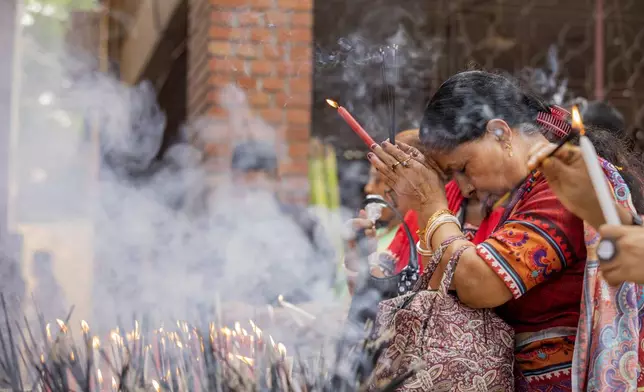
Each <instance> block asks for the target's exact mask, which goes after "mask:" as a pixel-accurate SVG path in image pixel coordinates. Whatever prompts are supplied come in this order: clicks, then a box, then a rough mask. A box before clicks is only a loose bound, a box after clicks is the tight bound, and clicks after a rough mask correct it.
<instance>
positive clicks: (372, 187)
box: [364, 166, 396, 222]
mask: <svg viewBox="0 0 644 392" xmlns="http://www.w3.org/2000/svg"><path fill="white" fill-rule="evenodd" d="M392 192H393V191H391V190H390V188H389V187H388V186H387V184H385V181H384V177H383V176H382V174H380V172H378V170H376V168H374V167H373V166H371V168H369V181H368V182H367V185H365V187H364V193H365V194H367V195H379V196H382V197H383V198H384V199H385V200H387V202H388V203H390V204H391V205H393V206H396V202H395V200H393V199H392ZM393 216H394V214H393V212H392V211H391V210H390V209H389V208H383V210H382V217H381V218H380V220H382V221H384V222H388V221H390V220H391V219H392V218H393Z"/></svg>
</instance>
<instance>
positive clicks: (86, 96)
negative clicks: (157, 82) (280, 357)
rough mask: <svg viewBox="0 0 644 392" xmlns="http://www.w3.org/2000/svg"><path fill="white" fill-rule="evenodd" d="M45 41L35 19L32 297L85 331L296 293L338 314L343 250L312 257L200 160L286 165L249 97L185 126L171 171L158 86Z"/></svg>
mask: <svg viewBox="0 0 644 392" xmlns="http://www.w3.org/2000/svg"><path fill="white" fill-rule="evenodd" d="M38 28H39V25H38V21H37V20H36V22H35V23H32V24H31V25H29V27H28V28H27V29H26V30H24V32H23V37H22V40H23V42H24V45H23V55H22V58H23V67H22V68H21V70H20V73H21V89H20V91H21V95H20V102H19V104H20V117H19V118H20V121H19V123H20V124H19V127H18V139H19V142H18V144H17V147H16V149H15V151H14V156H15V157H16V158H15V162H16V165H15V168H14V170H15V178H16V184H17V185H16V186H17V191H16V194H17V197H16V198H15V199H14V200H13V204H12V208H13V209H14V216H15V218H14V226H15V227H16V228H17V230H18V231H20V232H21V233H22V234H23V235H24V238H25V241H26V243H27V244H28V245H27V246H26V247H25V254H24V256H23V259H24V260H25V261H26V264H27V265H28V266H30V267H28V268H26V270H25V275H26V277H27V280H28V281H29V282H30V285H29V289H28V290H30V291H39V290H40V291H43V293H42V294H41V295H38V296H37V297H38V298H40V300H42V301H47V300H50V301H51V303H50V304H41V307H48V306H50V305H51V306H52V307H53V304H54V303H59V302H60V303H61V304H66V305H71V304H76V305H77V309H76V312H77V318H78V319H80V318H84V319H87V320H88V321H90V324H91V325H92V326H93V327H94V328H97V329H103V330H104V329H107V328H112V327H114V326H115V325H116V323H117V321H118V320H119V319H120V320H123V319H125V320H129V319H131V317H133V316H137V317H142V316H144V315H145V316H148V317H149V318H150V319H152V320H155V321H158V322H161V321H162V320H164V319H170V318H173V319H177V318H183V319H191V320H195V319H196V318H197V317H201V316H204V317H212V314H204V313H207V312H209V311H211V309H212V308H213V306H214V305H216V304H217V303H218V301H220V303H223V304H224V305H225V304H226V303H228V302H229V301H236V302H238V303H248V304H251V305H259V304H265V303H268V302H270V301H275V300H276V298H277V296H278V295H280V294H285V295H287V294H289V293H293V292H304V293H306V297H307V300H313V301H317V302H320V303H322V304H327V305H328V304H332V303H333V301H334V295H333V289H332V278H333V272H334V264H333V263H334V262H335V260H334V255H333V252H332V249H331V248H329V247H326V245H325V244H324V241H321V242H320V244H322V245H321V247H319V248H318V247H316V246H313V245H312V244H311V243H310V241H309V239H308V237H307V235H306V234H305V232H304V231H303V230H302V229H301V228H300V226H299V225H298V224H297V223H296V221H295V220H294V219H293V218H291V216H290V215H289V214H286V213H285V212H284V209H283V208H282V206H281V205H280V204H279V203H278V202H277V200H276V199H275V197H274V194H273V193H271V192H261V191H257V190H248V189H244V188H240V186H239V184H237V183H236V182H235V181H234V180H235V178H234V176H231V175H230V172H229V171H228V170H229V169H228V168H229V166H228V162H227V161H228V158H227V157H215V160H216V161H217V162H216V163H215V165H213V164H212V162H208V161H207V160H206V157H205V156H204V154H203V153H202V152H201V150H200V148H196V147H200V146H203V145H205V144H210V143H216V142H218V141H228V142H230V141H231V140H232V143H233V144H234V143H235V142H242V141H245V140H251V139H253V140H263V141H266V142H268V143H269V144H271V145H273V146H274V148H275V152H276V155H277V156H278V157H283V156H284V155H285V151H286V148H285V142H284V140H282V139H281V137H280V135H279V132H277V131H276V130H275V129H273V128H271V127H270V126H268V125H267V124H266V123H265V122H264V121H263V120H262V119H261V118H259V117H257V116H255V115H254V114H253V113H252V112H251V110H250V109H249V107H248V105H247V102H246V98H245V95H244V92H243V91H241V90H239V89H238V88H236V87H234V86H229V87H228V88H225V89H223V90H222V91H221V96H220V102H221V103H222V104H223V106H224V107H225V108H226V110H227V112H228V113H227V116H226V117H225V118H223V119H219V120H217V121H215V120H212V119H199V120H198V121H194V122H192V123H190V124H186V125H185V127H184V128H185V129H184V137H185V140H190V141H191V143H187V142H184V143H180V144H176V145H174V146H173V147H171V148H170V149H169V150H168V152H167V153H166V154H165V155H164V156H163V157H162V158H161V159H158V158H157V157H158V153H159V151H160V148H161V145H162V138H163V131H164V128H165V126H166V117H165V114H164V113H163V111H162V110H161V108H160V107H159V105H158V104H157V102H156V93H155V91H154V89H153V87H152V86H151V84H150V83H147V82H142V83H140V84H139V85H137V86H127V85H124V84H123V83H121V82H120V81H119V80H118V79H117V78H115V77H113V76H111V75H105V74H100V73H97V72H94V71H93V70H92V68H91V64H88V63H85V61H84V60H82V59H81V58H79V57H71V58H70V56H72V55H71V53H74V51H67V50H63V49H62V48H63V45H62V39H63V37H62V34H61V35H60V36H59V37H57V40H58V41H59V42H57V44H56V45H49V46H44V45H42V42H41V39H40V38H39V35H41V34H42V32H39V31H38ZM48 39H53V38H52V37H48ZM70 74H71V75H73V80H68V79H67V78H68V75H70ZM44 75H47V77H44ZM95 131H98V132H99V133H100V150H99V149H97V143H96V142H97V140H96V138H95V137H94V136H93V132H95ZM99 156H100V159H101V161H102V164H101V165H100V167H98V165H97V160H98V159H99ZM213 166H214V167H217V168H218V169H219V172H217V173H214V174H213V173H211V172H210V170H211V168H212V167H213ZM321 237H322V235H320V233H319V232H317V233H316V238H321ZM35 252H46V253H48V254H49V255H50V256H51V268H52V269H53V270H54V272H53V275H55V276H54V277H53V278H52V277H50V278H48V279H49V281H50V284H49V285H44V284H42V281H43V279H44V275H42V276H37V275H38V274H39V273H38V271H37V268H35V264H34V265H32V264H33V263H32V262H31V260H32V259H33V254H34V253H35ZM40 264H43V263H42V262H40ZM44 270H45V271H47V269H46V268H45V269H44ZM50 275H51V274H50ZM52 279H53V280H54V282H52ZM56 281H57V282H56ZM55 283H57V284H58V286H60V288H61V290H60V291H62V293H60V295H58V294H56V293H57V291H56V290H57V288H56V287H57V286H56V284H55ZM48 293H49V294H48ZM51 293H54V294H51ZM57 296H59V297H60V298H53V297H57ZM216 298H219V300H216ZM199 313H201V314H199ZM58 317H59V318H63V317H64V315H59V316H58Z"/></svg>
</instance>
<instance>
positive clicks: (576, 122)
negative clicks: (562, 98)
mask: <svg viewBox="0 0 644 392" xmlns="http://www.w3.org/2000/svg"><path fill="white" fill-rule="evenodd" d="M572 126H573V128H575V129H577V130H579V134H581V135H585V134H586V130H585V129H584V123H583V122H582V121H581V114H579V109H577V106H573V107H572Z"/></svg>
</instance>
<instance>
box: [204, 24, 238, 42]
mask: <svg viewBox="0 0 644 392" xmlns="http://www.w3.org/2000/svg"><path fill="white" fill-rule="evenodd" d="M208 36H209V37H210V38H212V39H216V40H229V39H230V40H240V39H245V38H246V31H245V30H243V29H240V28H235V27H230V26H217V25H215V26H211V27H210V30H209V31H208Z"/></svg>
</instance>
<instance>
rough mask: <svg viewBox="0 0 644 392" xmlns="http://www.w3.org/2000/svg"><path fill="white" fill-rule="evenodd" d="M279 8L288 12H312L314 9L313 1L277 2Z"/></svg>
mask: <svg viewBox="0 0 644 392" xmlns="http://www.w3.org/2000/svg"><path fill="white" fill-rule="evenodd" d="M277 6H278V7H279V8H282V9H288V10H302V11H310V10H312V9H313V0H277Z"/></svg>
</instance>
